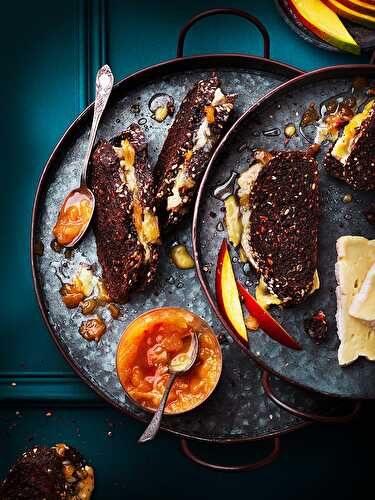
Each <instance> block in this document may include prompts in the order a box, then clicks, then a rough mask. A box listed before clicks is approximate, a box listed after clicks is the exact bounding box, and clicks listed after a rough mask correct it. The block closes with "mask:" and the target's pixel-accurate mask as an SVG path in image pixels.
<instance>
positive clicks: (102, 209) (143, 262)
mask: <svg viewBox="0 0 375 500" xmlns="http://www.w3.org/2000/svg"><path fill="white" fill-rule="evenodd" d="M91 186H92V190H93V192H94V195H95V200H96V210H95V216H94V231H95V237H96V244H97V253H98V258H99V262H100V264H101V266H102V269H103V280H104V284H105V286H106V288H107V291H108V293H109V295H110V297H111V299H112V300H114V301H116V302H126V301H127V299H128V294H129V291H130V290H132V289H137V290H143V289H144V288H145V287H146V286H147V285H149V284H150V283H151V282H152V281H153V280H154V278H155V274H156V269H157V262H158V258H159V249H158V245H159V226H158V218H157V216H156V215H155V211H156V209H155V197H154V183H153V176H152V171H151V168H150V165H149V162H148V154H147V144H146V141H145V137H144V134H143V132H142V130H141V128H140V127H139V126H138V125H137V124H132V125H131V126H130V127H129V128H128V129H127V130H125V132H123V133H122V134H120V135H119V136H118V137H116V138H114V139H113V140H112V141H111V142H108V141H106V140H101V141H99V143H98V145H97V146H96V148H95V151H94V153H93V156H92V174H91Z"/></svg>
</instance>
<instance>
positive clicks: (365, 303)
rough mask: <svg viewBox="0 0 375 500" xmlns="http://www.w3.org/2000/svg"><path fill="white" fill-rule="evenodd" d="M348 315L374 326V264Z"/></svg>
mask: <svg viewBox="0 0 375 500" xmlns="http://www.w3.org/2000/svg"><path fill="white" fill-rule="evenodd" d="M349 314H350V315H351V316H354V317H355V318H358V319H362V320H363V321H369V322H374V323H373V326H375V263H374V264H373V265H372V266H371V267H370V269H369V271H368V272H367V274H366V278H365V280H364V282H363V283H362V286H361V288H360V290H359V292H358V293H357V295H356V296H355V297H354V299H353V302H352V305H351V306H350V309H349Z"/></svg>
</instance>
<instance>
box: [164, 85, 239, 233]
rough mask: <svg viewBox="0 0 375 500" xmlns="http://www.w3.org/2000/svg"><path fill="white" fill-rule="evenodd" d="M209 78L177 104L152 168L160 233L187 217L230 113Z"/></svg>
mask: <svg viewBox="0 0 375 500" xmlns="http://www.w3.org/2000/svg"><path fill="white" fill-rule="evenodd" d="M220 85H221V81H220V80H219V79H218V78H217V77H216V76H213V77H212V78H210V79H208V80H199V81H198V82H197V83H196V84H195V85H194V86H193V88H192V89H191V90H190V91H189V92H188V94H187V95H186V97H185V98H184V100H183V101H182V103H181V106H180V108H179V110H178V113H177V115H176V118H175V120H174V122H173V124H172V126H171V127H170V129H169V132H168V136H167V138H166V140H165V142H164V145H163V148H162V150H161V153H160V155H159V158H158V161H157V164H156V166H155V170H154V173H155V179H156V183H157V189H156V199H157V207H158V214H159V217H160V219H161V221H162V223H161V227H162V229H163V231H168V230H169V229H171V227H173V226H175V225H176V224H177V223H179V222H180V221H181V219H182V218H183V217H184V216H185V215H186V214H187V213H188V211H189V208H190V206H191V202H192V199H193V197H194V194H195V192H196V189H197V187H198V185H199V181H200V179H201V177H202V175H203V173H204V171H205V169H206V167H207V164H208V162H209V160H210V158H211V156H212V154H213V151H214V149H215V147H216V145H217V144H218V142H219V140H220V138H221V136H222V133H223V130H224V126H225V124H226V123H227V121H228V119H229V116H230V114H231V112H232V110H233V107H234V103H235V100H236V95H235V94H224V93H223V92H222V90H221V88H220Z"/></svg>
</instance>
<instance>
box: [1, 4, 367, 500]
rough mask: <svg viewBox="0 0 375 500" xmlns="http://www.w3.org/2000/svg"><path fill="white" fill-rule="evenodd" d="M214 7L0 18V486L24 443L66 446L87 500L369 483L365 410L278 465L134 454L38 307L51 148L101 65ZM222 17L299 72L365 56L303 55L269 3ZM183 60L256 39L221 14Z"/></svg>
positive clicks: (41, 8) (289, 492)
mask: <svg viewBox="0 0 375 500" xmlns="http://www.w3.org/2000/svg"><path fill="white" fill-rule="evenodd" d="M222 6H223V4H222V3H221V2H218V1H203V0H192V1H174V2H172V1H163V2H151V1H150V2H148V1H145V0H137V1H133V2H132V1H120V0H112V1H107V2H104V1H94V0H93V1H91V2H88V1H82V0H81V1H79V0H76V1H73V0H65V1H64V2H52V1H50V2H45V1H35V2H32V3H31V2H25V1H20V2H13V3H8V4H7V6H6V7H3V9H2V14H3V16H2V18H3V23H2V29H1V30H0V38H1V46H2V60H3V63H2V67H1V73H2V74H1V79H2V92H1V108H0V109H1V148H2V157H1V162H0V164H1V179H2V195H1V196H0V205H1V206H0V217H1V228H2V232H3V236H2V238H1V241H2V244H1V247H0V252H1V258H0V262H1V287H0V290H1V291H0V293H1V302H0V303H1V311H2V314H1V328H0V335H1V348H0V405H1V408H0V449H1V453H0V477H3V476H4V475H5V473H6V470H7V468H8V467H9V466H10V465H11V463H12V462H13V461H14V460H15V458H16V457H17V456H18V455H19V454H20V453H21V452H22V451H23V450H24V449H25V448H27V447H28V446H31V444H32V443H40V442H41V443H46V444H52V443H54V442H58V441H66V442H69V443H71V444H72V445H74V446H77V447H78V448H79V449H81V451H82V452H83V453H84V454H85V455H86V456H87V458H88V459H89V460H92V462H93V463H94V465H95V468H96V471H97V490H96V494H95V497H94V498H95V499H116V498H125V497H127V498H134V497H135V496H136V497H137V498H140V499H143V498H151V497H154V498H160V497H161V496H163V497H164V498H165V499H169V498H176V496H178V497H180V498H190V497H195V498H214V497H215V498H220V499H221V498H225V497H227V496H229V495H231V496H232V497H233V496H235V498H239V497H240V496H245V495H246V496H254V497H257V498H261V499H271V498H275V497H276V496H277V497H278V498H281V499H284V498H285V499H288V500H293V499H297V498H298V499H300V498H303V499H310V498H311V499H316V498H318V497H321V498H328V496H331V497H332V498H348V499H349V498H350V499H351V498H359V497H358V490H359V489H360V488H362V487H366V486H370V479H371V475H373V470H374V465H373V464H374V459H373V447H374V432H373V422H374V416H375V408H374V404H372V403H368V404H366V405H365V410H364V412H363V414H362V417H361V420H360V421H357V422H354V423H351V424H349V425H347V426H341V427H340V426H326V427H323V426H318V425H316V426H312V427H309V428H307V429H305V430H303V431H300V432H298V433H294V434H290V435H288V436H285V437H283V438H282V446H283V454H282V456H281V458H280V459H279V460H277V461H276V462H275V463H274V464H272V465H270V466H268V467H267V468H265V469H263V470H258V471H255V472H252V473H248V474H242V475H228V474H223V473H218V472H210V471H206V470H204V469H201V468H199V467H198V466H195V465H194V464H192V463H190V462H189V461H188V460H187V459H186V458H185V457H183V456H182V454H181V453H180V451H179V442H178V440H177V439H175V438H174V437H172V436H169V435H165V434H163V435H160V437H159V438H158V439H157V441H155V442H154V443H152V444H149V445H145V446H142V447H141V446H138V445H137V444H136V439H137V437H138V435H139V434H140V433H141V431H142V428H143V426H142V425H141V424H139V423H138V422H135V421H133V420H131V419H129V418H127V417H125V416H122V415H121V414H119V413H118V412H116V411H115V410H113V409H111V408H109V407H108V406H107V405H105V404H104V403H102V402H101V401H99V400H98V398H97V397H96V396H95V395H94V394H93V393H92V392H91V390H89V389H88V388H87V387H86V386H85V385H84V384H83V383H81V382H80V380H78V379H77V378H76V376H75V375H73V373H72V371H71V370H70V368H69V367H68V366H67V364H66V363H65V361H64V360H63V358H62V357H61V356H60V354H59V353H58V351H57V349H56V347H55V346H54V344H53V341H52V340H51V338H50V336H49V334H48V333H47V330H46V327H45V326H44V324H43V322H42V319H41V316H40V313H39V310H38V308H37V304H36V301H35V297H34V292H33V286H32V281H31V273H30V263H29V231H30V221H31V208H32V202H33V197H34V192H35V189H36V185H37V182H38V179H39V175H40V173H41V170H42V168H43V165H44V163H45V162H46V160H47V158H48V156H49V154H50V153H51V151H52V149H53V147H54V145H55V144H56V142H57V141H58V139H59V138H60V136H61V135H62V133H63V132H64V130H65V129H66V127H67V126H68V125H69V123H70V122H71V121H72V120H73V119H74V118H75V117H76V115H77V114H78V113H79V112H80V111H81V110H82V109H83V108H84V107H85V106H86V105H87V103H88V102H90V100H91V99H92V96H93V85H92V82H93V81H94V75H95V73H96V71H97V69H98V67H99V66H100V65H101V64H103V63H104V62H108V63H109V64H110V65H111V67H112V68H113V71H114V74H115V77H116V79H119V78H123V77H124V76H126V75H128V74H130V73H132V72H134V71H136V70H139V69H141V68H144V67H146V66H148V65H151V64H155V63H157V62H160V61H163V60H166V59H171V58H173V57H174V56H175V51H176V41H177V36H178V32H179V29H180V28H181V26H182V25H183V24H184V23H185V22H186V21H187V20H188V19H189V17H191V16H192V15H194V14H196V13H197V12H199V11H200V10H203V9H207V8H213V7H222ZM225 6H228V7H237V8H241V9H244V10H247V11H249V12H250V13H252V14H255V15H256V16H258V17H259V19H260V20H261V21H262V22H263V23H264V24H265V25H266V27H267V29H268V31H269V33H270V36H271V57H272V58H273V59H276V60H280V61H283V62H286V63H289V64H291V65H295V66H298V67H300V68H301V69H304V70H310V69H314V68H318V67H323V66H327V65H332V64H340V63H351V62H367V61H368V57H367V56H366V55H364V56H361V57H354V56H350V55H346V54H336V53H330V52H326V51H322V50H320V49H317V48H315V47H313V46H311V45H308V44H305V43H304V42H302V41H301V39H299V38H298V37H297V36H296V35H295V34H294V33H293V32H292V31H290V29H289V28H288V27H287V26H286V25H284V23H283V22H282V20H281V19H280V17H279V15H278V13H277V11H276V8H275V6H274V4H273V2H272V1H266V0H263V1H250V0H249V1H247V2H246V1H229V0H228V1H227V3H226V5H225ZM185 51H186V53H187V54H199V53H206V52H207V53H208V52H246V53H251V54H256V55H261V52H262V49H261V40H260V37H259V35H258V33H257V31H256V30H255V28H253V27H252V26H249V25H248V24H247V23H246V22H245V21H244V20H242V19H237V18H234V17H231V16H219V17H216V18H211V19H207V20H204V21H202V22H201V23H199V24H197V25H196V26H194V28H193V29H192V30H191V32H190V33H189V35H188V37H187V43H186V49H185ZM12 384H13V385H12ZM14 384H16V385H14ZM48 411H51V412H52V416H50V417H47V416H46V415H45V414H46V413H47V412H48ZM16 412H19V413H16ZM109 431H111V432H112V437H109V436H108V435H107V433H108V432H109ZM192 446H193V447H194V449H195V450H199V451H200V453H202V455H204V456H206V457H208V458H210V459H211V460H214V461H224V462H228V463H239V462H244V461H251V460H254V459H256V458H259V457H260V456H262V455H263V454H264V453H265V452H267V451H268V450H269V447H270V444H269V443H258V444H255V445H254V444H252V445H238V446H237V445H236V446H223V445H216V446H208V445H203V444H199V443H198V444H196V443H194V444H193V445H192Z"/></svg>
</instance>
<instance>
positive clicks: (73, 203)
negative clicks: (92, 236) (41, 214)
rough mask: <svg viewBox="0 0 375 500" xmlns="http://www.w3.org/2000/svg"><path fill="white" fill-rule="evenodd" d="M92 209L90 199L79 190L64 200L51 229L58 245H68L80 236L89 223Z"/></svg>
mask: <svg viewBox="0 0 375 500" xmlns="http://www.w3.org/2000/svg"><path fill="white" fill-rule="evenodd" d="M93 208H94V207H93V206H92V202H91V199H90V198H89V197H88V196H87V195H86V194H85V193H84V192H80V191H79V190H76V191H73V192H72V193H71V195H70V196H68V197H67V198H66V199H65V201H64V203H63V206H62V207H61V210H60V212H59V216H58V218H57V222H56V224H55V227H54V228H53V234H54V236H55V237H56V239H57V241H58V242H59V243H60V245H63V246H65V245H70V244H71V243H73V242H74V241H75V240H76V239H77V238H78V237H79V236H80V234H81V233H82V231H83V230H84V229H85V228H86V226H87V224H88V223H89V222H90V219H91V216H92V212H93Z"/></svg>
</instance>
